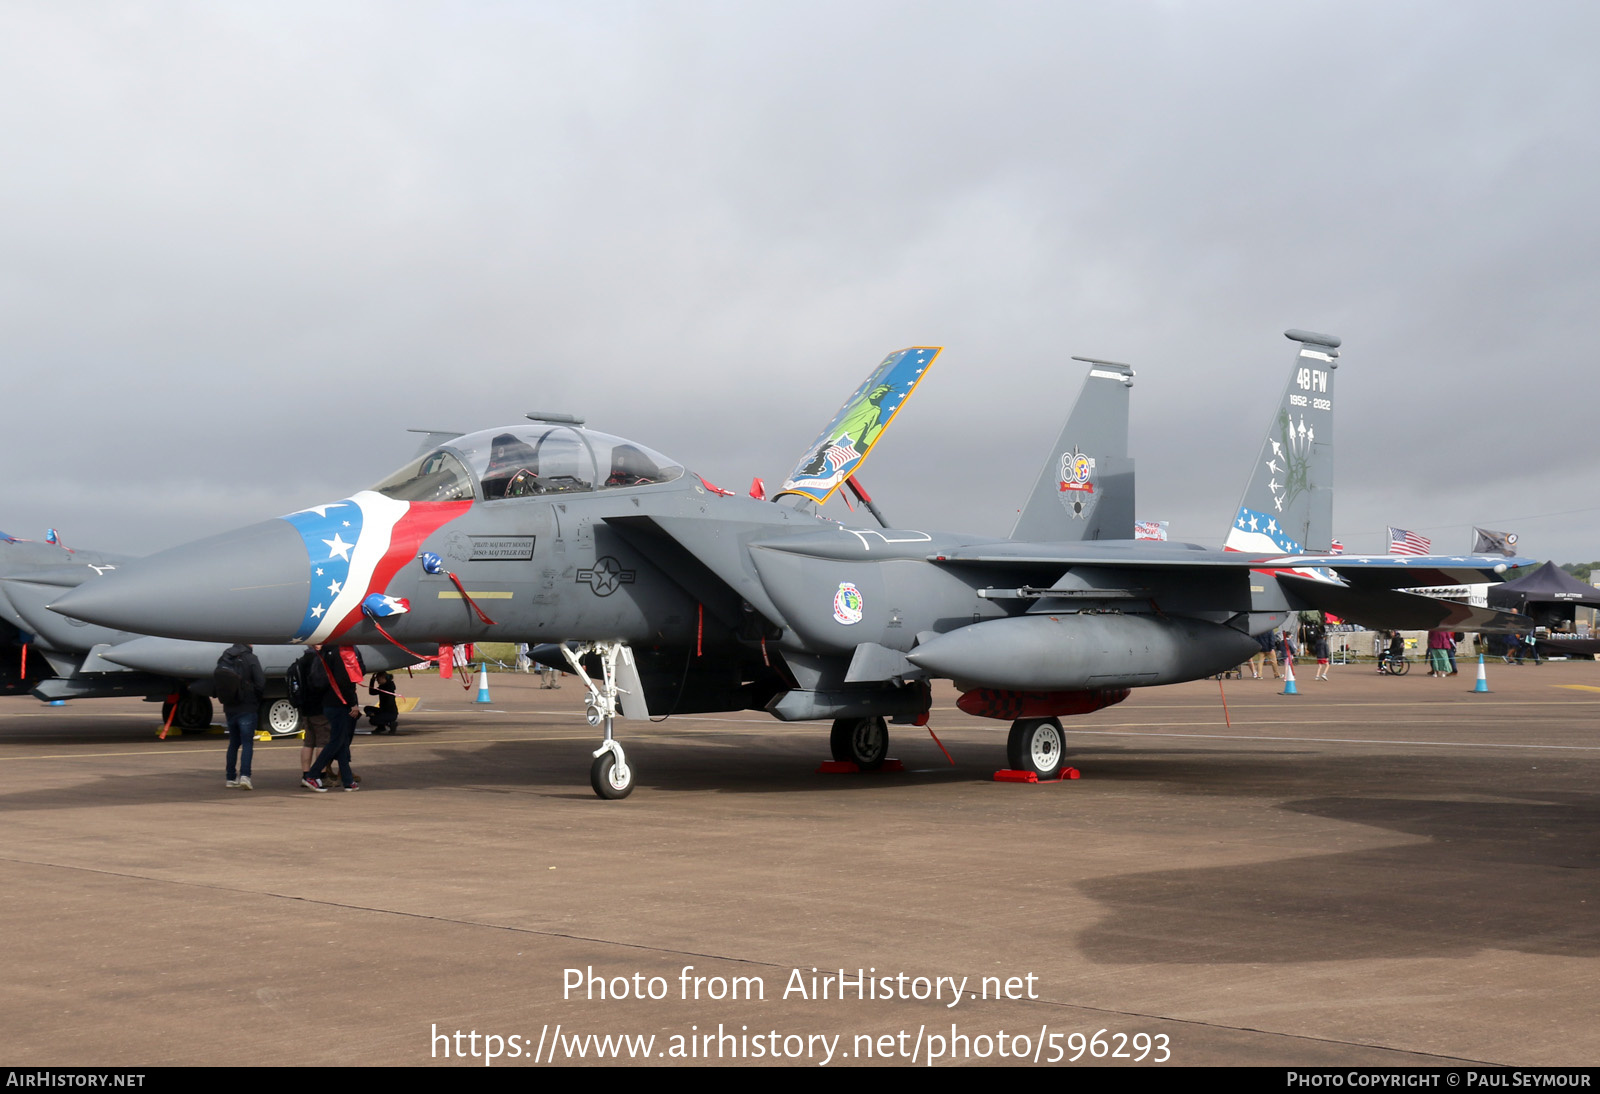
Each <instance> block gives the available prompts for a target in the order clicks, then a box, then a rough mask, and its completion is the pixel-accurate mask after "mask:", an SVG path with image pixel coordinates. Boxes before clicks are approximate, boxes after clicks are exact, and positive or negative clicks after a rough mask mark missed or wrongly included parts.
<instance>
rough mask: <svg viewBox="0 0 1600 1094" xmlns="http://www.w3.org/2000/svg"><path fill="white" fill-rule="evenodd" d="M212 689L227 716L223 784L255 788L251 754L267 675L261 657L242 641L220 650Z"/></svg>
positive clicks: (249, 788) (231, 786)
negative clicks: (220, 653)
mask: <svg viewBox="0 0 1600 1094" xmlns="http://www.w3.org/2000/svg"><path fill="white" fill-rule="evenodd" d="M211 690H212V692H213V694H215V695H216V697H217V700H218V701H219V702H220V703H221V704H222V713H223V714H224V715H226V716H227V719H228V759H227V762H226V765H225V768H224V775H225V778H226V780H227V781H226V782H224V783H223V785H224V786H227V787H230V788H235V789H238V790H254V789H255V784H254V783H253V782H251V781H250V758H251V756H252V755H253V754H254V752H255V746H256V723H257V721H258V720H259V719H260V717H261V696H262V695H263V694H264V693H265V692H266V690H267V677H266V674H265V673H263V672H262V671H261V661H260V660H259V659H258V658H257V657H256V655H255V651H253V650H252V649H251V648H250V647H249V646H248V645H247V644H245V643H243V642H240V643H236V644H234V645H232V646H229V647H228V648H227V649H226V650H225V651H223V654H222V656H221V657H219V658H217V667H216V670H215V671H214V672H213V673H212V675H211ZM241 752H242V753H243V756H242V757H241V755H240V753H241Z"/></svg>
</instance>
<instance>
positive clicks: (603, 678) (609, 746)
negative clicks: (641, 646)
mask: <svg viewBox="0 0 1600 1094" xmlns="http://www.w3.org/2000/svg"><path fill="white" fill-rule="evenodd" d="M561 653H562V655H563V656H564V657H566V659H567V663H568V664H570V665H571V666H572V671H573V672H575V673H577V674H578V679H580V680H582V681H583V684H584V687H585V688H587V689H588V694H587V695H585V696H584V700H583V706H584V710H583V717H584V720H585V721H587V722H588V723H589V724H590V725H592V726H600V725H604V726H605V735H606V736H605V740H604V741H602V742H601V744H600V747H599V748H597V749H595V751H594V763H592V764H590V765H589V785H590V786H591V787H593V788H594V792H595V793H596V794H597V795H599V796H600V797H602V798H605V799H606V800H607V801H616V800H618V799H621V798H626V797H627V796H628V795H629V794H631V793H633V768H632V767H631V766H629V764H628V757H627V755H626V754H624V753H623V751H622V745H621V744H620V743H619V742H618V741H617V739H616V736H615V735H614V733H613V723H614V722H615V720H616V717H617V714H618V713H619V712H620V711H621V709H622V705H623V702H624V697H625V696H627V697H629V698H632V699H636V700H637V701H638V702H639V704H640V705H641V707H642V705H643V702H644V696H643V694H642V691H641V689H640V687H639V683H638V680H639V672H638V670H637V669H636V668H635V667H634V664H633V651H632V650H630V649H629V648H628V647H627V646H626V645H624V644H623V643H621V642H588V643H585V644H584V645H582V646H579V647H578V648H577V649H576V650H573V649H570V648H568V647H567V646H565V645H563V646H562V647H561ZM591 653H592V654H595V655H597V656H598V657H599V658H600V680H599V681H598V682H596V681H595V680H592V679H590V677H589V674H588V672H586V671H585V670H584V667H583V658H584V657H585V656H586V655H588V654H591ZM619 672H620V674H621V675H622V676H623V678H624V679H625V680H626V681H627V682H628V683H629V684H630V685H631V689H632V690H631V691H630V690H628V689H624V688H622V687H620V686H619V682H618V675H619ZM635 693H637V694H635ZM644 713H645V715H646V716H647V717H648V714H649V712H648V711H647V710H646V711H645V712H644Z"/></svg>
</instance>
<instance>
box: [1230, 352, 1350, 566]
mask: <svg viewBox="0 0 1600 1094" xmlns="http://www.w3.org/2000/svg"><path fill="white" fill-rule="evenodd" d="M1283 334H1284V337H1286V338H1288V339H1289V340H1290V341H1291V342H1297V343H1299V350H1298V352H1296V354H1295V358H1294V364H1292V365H1291V366H1290V367H1289V382H1288V384H1287V385H1286V386H1285V387H1284V389H1283V398H1282V399H1281V400H1279V402H1278V407H1277V409H1276V410H1275V411H1273V415H1272V422H1271V424H1270V425H1269V426H1268V428H1267V437H1266V440H1265V441H1264V442H1263V443H1262V446H1261V454H1260V455H1259V456H1258V457H1257V458H1256V462H1255V466H1254V467H1253V468H1252V471H1251V475H1250V484H1249V485H1248V486H1246V487H1245V491H1244V498H1243V500H1242V501H1240V503H1239V509H1238V512H1237V513H1235V515H1234V518H1233V525H1232V527H1230V528H1229V529H1228V538H1227V540H1226V541H1225V542H1224V543H1223V547H1225V548H1226V549H1228V550H1230V551H1250V552H1252V553H1256V554H1275V553H1279V552H1284V553H1291V552H1298V551H1313V552H1319V553H1320V552H1325V551H1327V550H1328V549H1329V548H1330V547H1331V546H1332V543H1333V398H1334V394H1333V377H1334V371H1335V370H1336V369H1337V368H1338V367H1339V360H1338V358H1339V339H1337V338H1335V337H1333V336H1332V335H1329V334H1316V333H1313V332H1312V331H1304V330H1286V331H1284V332H1283Z"/></svg>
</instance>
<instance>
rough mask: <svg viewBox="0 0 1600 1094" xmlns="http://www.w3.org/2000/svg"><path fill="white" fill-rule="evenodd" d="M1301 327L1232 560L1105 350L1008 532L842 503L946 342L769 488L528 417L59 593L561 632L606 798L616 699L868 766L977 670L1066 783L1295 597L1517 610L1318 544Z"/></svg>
mask: <svg viewBox="0 0 1600 1094" xmlns="http://www.w3.org/2000/svg"><path fill="white" fill-rule="evenodd" d="M1286 333H1287V336H1288V337H1289V338H1290V339H1291V341H1294V342H1295V343H1296V346H1297V348H1296V356H1295V360H1294V364H1293V366H1292V368H1291V371H1290V378H1289V383H1288V386H1287V388H1286V390H1285V393H1284V397H1283V400H1282V402H1281V404H1280V407H1279V409H1278V411H1277V413H1276V414H1275V415H1274V420H1273V423H1272V426H1271V429H1270V431H1269V435H1268V437H1267V441H1266V444H1265V446H1264V447H1263V450H1262V459H1261V463H1260V465H1259V466H1258V467H1256V468H1255V473H1254V474H1253V476H1252V479H1251V483H1250V486H1249V487H1248V488H1247V490H1246V494H1245V498H1244V501H1243V504H1241V506H1240V507H1239V510H1238V512H1237V515H1236V518H1235V520H1234V521H1233V529H1232V531H1231V532H1230V536H1229V540H1228V543H1227V547H1226V549H1224V550H1213V549H1207V548H1203V547H1198V546H1195V545H1192V544H1184V543H1155V542H1136V541H1134V540H1133V539H1132V534H1133V511H1134V510H1133V501H1134V482H1133V461H1132V460H1131V459H1129V458H1128V454H1127V435H1128V425H1127V423H1128V391H1129V387H1130V386H1131V384H1132V378H1133V371H1132V369H1130V368H1128V367H1127V366H1125V365H1119V364H1115V363H1112V362H1105V361H1088V364H1089V374H1088V377H1087V378H1086V379H1085V381H1084V386H1083V390H1082V391H1081V393H1080V395H1079V398H1078V402H1077V403H1076V405H1075V408H1074V410H1073V412H1072V414H1071V415H1070V416H1069V418H1068V420H1067V423H1066V426H1065V427H1064V428H1063V430H1062V432H1061V435H1060V437H1059V438H1058V439H1057V441H1056V444H1055V446H1054V447H1053V448H1052V449H1051V453H1050V455H1049V457H1048V458H1047V459H1046V461H1045V464H1044V467H1043V469H1042V470H1041V472H1040V474H1039V476H1038V478H1037V480H1036V481H1035V484H1034V487H1033V491H1032V493H1031V494H1030V495H1029V497H1028V499H1027V502H1026V504H1025V505H1024V507H1023V508H1022V510H1021V513H1020V516H1019V517H1018V520H1017V523H1016V527H1015V529H1014V530H1013V532H1012V535H1011V536H1010V538H1007V539H998V538H993V537H982V536H973V535H962V534H952V533H946V532H931V531H922V530H918V529H896V528H889V527H886V526H879V527H852V526H848V525H845V524H841V523H839V522H836V521H833V520H829V519H825V518H824V517H822V516H820V515H819V513H818V509H819V508H820V506H821V504H822V503H823V502H825V501H826V500H827V499H828V498H829V497H831V496H832V494H833V493H834V492H836V491H837V490H838V489H840V487H841V485H843V484H845V483H846V482H847V480H849V479H850V476H851V475H852V474H853V473H854V471H855V469H856V468H858V467H859V466H860V464H861V462H862V460H864V459H865V458H866V456H867V454H868V452H869V451H870V449H871V447H872V445H873V444H874V443H875V442H876V440H877V439H878V438H879V437H880V436H881V435H882V433H883V430H884V428H885V427H886V426H887V425H888V423H889V421H890V420H892V418H893V416H894V415H895V414H896V413H897V412H898V410H899V409H900V408H901V407H902V406H903V405H904V402H905V399H906V398H907V397H908V396H909V395H910V393H911V391H912V390H913V389H914V388H915V386H916V384H917V383H918V382H919V381H920V380H921V378H922V376H923V375H924V374H925V373H926V371H927V369H928V368H929V367H930V366H931V365H932V364H933V362H934V360H935V359H936V357H937V356H938V354H939V352H940V351H939V349H938V348H936V347H931V346H913V347H911V348H909V349H904V350H899V351H897V352H895V353H892V354H890V355H889V356H888V357H887V358H885V359H884V361H883V362H882V363H881V364H880V365H879V366H878V367H877V369H876V370H874V372H873V373H872V375H871V376H869V377H868V379H867V381H866V383H864V384H863V385H862V386H861V388H860V389H859V390H858V391H857V392H856V393H855V395H853V396H852V397H851V399H849V400H847V402H846V404H845V406H844V408H843V409H841V411H840V413H839V415H838V416H836V417H835V419H834V420H833V422H831V423H830V424H829V426H828V427H827V428H826V429H824V431H823V432H822V433H821V434H820V435H819V436H818V438H817V440H816V441H815V442H814V443H813V444H812V445H810V446H808V447H807V449H806V450H805V454H804V455H803V456H802V458H801V460H800V461H799V464H798V465H797V467H796V468H795V471H794V473H793V474H792V475H791V476H790V478H789V480H788V482H787V483H786V484H785V487H784V490H783V491H781V492H780V493H779V494H778V496H777V497H776V498H775V499H774V500H773V501H767V500H759V499H757V498H754V497H742V496H734V495H730V494H728V493H727V492H725V491H720V490H717V489H715V488H712V487H710V486H709V485H708V484H707V483H706V482H705V480H703V479H701V478H700V477H699V476H697V475H694V474H692V473H690V472H688V471H687V470H686V469H685V468H684V467H683V466H682V465H680V464H679V463H677V462H675V461H674V460H671V459H669V458H667V457H666V456H663V455H661V454H660V453H658V452H656V451H654V450H653V449H650V448H647V447H645V446H644V445H640V444H636V443H634V442H632V441H627V440H623V439H621V438H618V437H613V436H610V435H608V434H605V433H601V432H597V431H595V430H591V429H587V428H585V427H584V426H583V423H582V421H581V420H578V419H574V418H570V417H566V416H562V415H553V414H530V415H528V419H529V421H528V422H526V423H524V424H521V425H509V426H503V427H499V428H495V429H486V430H482V431H480V432H477V433H469V434H466V435H463V436H459V437H454V438H451V439H448V440H445V441H444V442H443V443H440V444H439V445H437V446H436V447H433V448H431V449H430V450H429V451H427V452H425V453H423V454H422V455H421V456H419V457H418V458H417V459H414V460H413V461H411V462H410V463H408V464H407V465H406V466H404V467H402V468H401V469H400V470H398V471H396V472H395V473H394V474H393V475H390V476H389V477H388V478H386V479H384V480H383V481H382V482H380V483H378V484H377V485H375V486H373V487H372V488H371V489H368V490H363V491H361V492H359V493H356V494H354V495H352V496H350V497H348V498H344V499H342V500H339V501H334V502H329V503H328V504H326V505H318V506H315V507H313V508H310V509H306V510H302V511H301V512H298V513H291V514H289V515H287V516H284V517H279V518H275V519H272V520H266V521H262V522H260V523H258V524H253V525H249V526H247V527H245V528H241V529H238V530H237V531H233V532H228V533H226V534H223V535H220V536H214V537H211V538H209V539H205V540H200V541H197V542H194V543H191V544H187V545H185V546H180V547H175V548H173V549H171V550H168V551H164V552H162V553H160V554H157V555H153V556H151V557H149V558H145V559H140V560H137V561H133V562H129V563H127V564H125V565H121V566H119V567H118V569H117V570H115V571H108V572H106V573H105V574H103V575H98V576H96V577H94V578H92V579H90V580H87V581H84V582H83V583H81V584H80V585H78V586H77V587H76V588H74V589H71V590H70V591H67V592H66V593H65V594H64V595H61V596H59V597H58V598H56V599H55V601H54V602H53V603H52V604H51V605H50V607H51V608H53V609H54V610H55V611H57V612H60V613H62V614H65V615H68V616H71V617H73V618H76V619H79V620H83V621H87V622H89V623H93V624H97V625H100V626H104V627H113V628H123V629H126V630H132V631H139V632H143V633H148V634H156V635H165V636H169V637H172V638H178V639H187V640H195V641H215V642H224V641H247V642H259V643H289V644H305V643H329V642H332V643H341V644H343V643H360V644H364V645H369V646H370V645H377V646H383V645H388V646H391V647H394V648H405V649H415V648H418V647H425V646H431V645H433V644H436V643H460V642H473V641H489V640H493V641H509V642H530V643H555V644H559V646H560V649H561V650H562V651H563V654H562V656H563V657H564V658H565V659H566V660H567V661H568V663H569V664H570V666H571V667H572V668H573V669H574V670H575V671H578V672H580V673H582V674H583V678H584V679H585V681H586V682H587V683H588V706H589V717H590V722H591V724H594V725H597V726H599V725H603V726H604V740H603V742H602V744H601V745H600V747H599V748H598V749H597V750H596V751H595V754H594V763H593V765H592V768H591V772H590V781H591V784H592V785H593V787H594V789H595V792H596V793H598V794H599V795H600V796H601V797H604V798H621V797H625V796H626V795H627V794H628V793H630V792H631V790H632V789H633V785H634V781H635V771H634V768H633V767H632V766H631V765H630V764H629V763H628V761H627V758H626V756H625V754H624V751H623V749H622V746H621V744H620V743H619V742H618V741H617V740H616V738H615V736H614V725H613V719H614V718H615V717H616V716H617V715H619V714H620V715H622V716H624V717H628V718H643V717H647V716H649V715H658V716H661V715H672V714H688V713H696V712H707V711H730V710H746V709H754V710H765V711H767V712H769V713H771V714H772V715H773V716H774V717H776V718H778V719H780V720H781V721H785V722H802V721H826V722H831V723H832V734H831V738H830V740H831V745H832V749H833V753H834V755H835V757H836V758H838V759H843V760H852V761H854V762H855V763H857V764H859V765H860V766H862V767H864V768H870V767H873V766H875V765H878V764H881V763H882V761H883V759H884V757H885V755H886V753H887V750H888V728H887V720H889V719H893V720H895V721H899V722H913V723H921V722H924V721H926V718H927V715H928V711H929V707H930V703H931V689H930V687H929V680H930V679H932V678H945V679H949V680H952V681H953V682H954V683H955V685H956V687H957V688H959V689H960V691H961V692H962V696H961V699H960V706H961V708H962V709H963V710H965V711H967V712H969V713H972V714H976V715H981V716H985V717H990V718H996V719H1000V720H1002V721H1009V722H1010V723H1011V732H1010V735H1009V738H1008V758H1009V762H1010V764H1011V766H1012V767H1015V768H1021V769H1025V770H1032V771H1034V772H1036V773H1037V774H1038V775H1039V776H1040V777H1049V776H1052V775H1055V774H1056V773H1058V772H1059V770H1060V768H1061V766H1062V762H1063V757H1064V737H1063V733H1062V729H1061V723H1060V721H1059V717H1060V716H1061V715H1065V714H1075V713H1083V712H1087V711H1091V710H1095V709H1098V708H1100V707H1103V706H1106V705H1109V704H1111V703H1116V702H1120V701H1121V700H1122V699H1124V698H1126V697H1127V695H1128V692H1129V689H1131V688H1136V687H1149V686H1152V685H1156V684H1168V683H1177V682H1180V681H1185V680H1195V679H1199V678H1202V677H1205V676H1209V675H1212V674H1214V673H1217V672H1220V671H1222V670H1224V669H1227V668H1231V667H1232V666H1234V665H1237V664H1239V663H1240V662H1241V661H1244V660H1245V659H1246V658H1248V657H1249V656H1251V655H1252V654H1253V653H1255V652H1256V650H1257V649H1258V646H1257V644H1256V641H1255V639H1254V637H1253V636H1254V635H1256V634H1259V633H1262V632H1264V631H1266V630H1268V629H1269V628H1271V627H1273V626H1276V625H1278V624H1279V623H1281V622H1282V621H1283V620H1284V619H1285V618H1286V617H1287V614H1288V613H1289V612H1291V611H1294V610H1298V609H1323V610H1329V611H1333V612H1335V613H1337V614H1338V615H1341V616H1344V617H1346V618H1348V619H1351V620H1353V621H1355V622H1360V623H1366V624H1368V625H1373V626H1396V627H1416V626H1427V627H1437V626H1463V625H1465V626H1484V625H1502V624H1505V622H1506V619H1505V618H1504V617H1501V616H1500V615H1498V614H1497V613H1492V612H1486V611H1483V610H1481V609H1468V608H1463V607H1461V606H1459V605H1455V604H1449V603H1446V602H1442V601H1437V600H1431V599H1429V598H1426V597H1420V596H1416V595H1413V594H1409V593H1404V592H1399V591H1397V590H1399V589H1402V588H1406V587H1416V586H1426V585H1439V584H1445V583H1458V582H1467V581H1483V580H1492V579H1493V577H1494V575H1498V574H1501V573H1504V571H1505V570H1506V569H1507V567H1508V566H1512V565H1519V564H1521V563H1522V562H1524V561H1527V560H1517V559H1506V558H1504V557H1500V556H1495V557H1478V556H1450V557H1444V556H1387V555H1376V556H1371V555H1343V554H1339V555H1335V554H1329V553H1326V552H1327V551H1328V548H1329V547H1330V546H1331V544H1330V540H1331V493H1330V490H1331V484H1332V416H1333V399H1334V385H1333V378H1334V373H1335V369H1336V366H1337V363H1338V362H1337V357H1338V353H1337V347H1338V345H1339V340H1338V339H1336V338H1332V337H1329V336H1326V335H1319V334H1312V333H1308V332H1304V331H1288V332H1286ZM1308 547H1309V548H1311V550H1309V551H1308V550H1307V548H1308ZM596 678H597V679H596Z"/></svg>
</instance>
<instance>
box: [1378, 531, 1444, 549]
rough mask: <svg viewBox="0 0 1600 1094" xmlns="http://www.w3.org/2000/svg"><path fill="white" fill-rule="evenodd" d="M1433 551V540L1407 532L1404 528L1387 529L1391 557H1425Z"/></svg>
mask: <svg viewBox="0 0 1600 1094" xmlns="http://www.w3.org/2000/svg"><path fill="white" fill-rule="evenodd" d="M1432 549H1433V540H1431V539H1428V538H1427V537H1426V536H1419V535H1417V533H1415V532H1408V531H1406V530H1405V529H1404V528H1390V529H1389V553H1390V554H1391V555H1425V554H1427V553H1428V552H1429V551H1431V550H1432Z"/></svg>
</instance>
